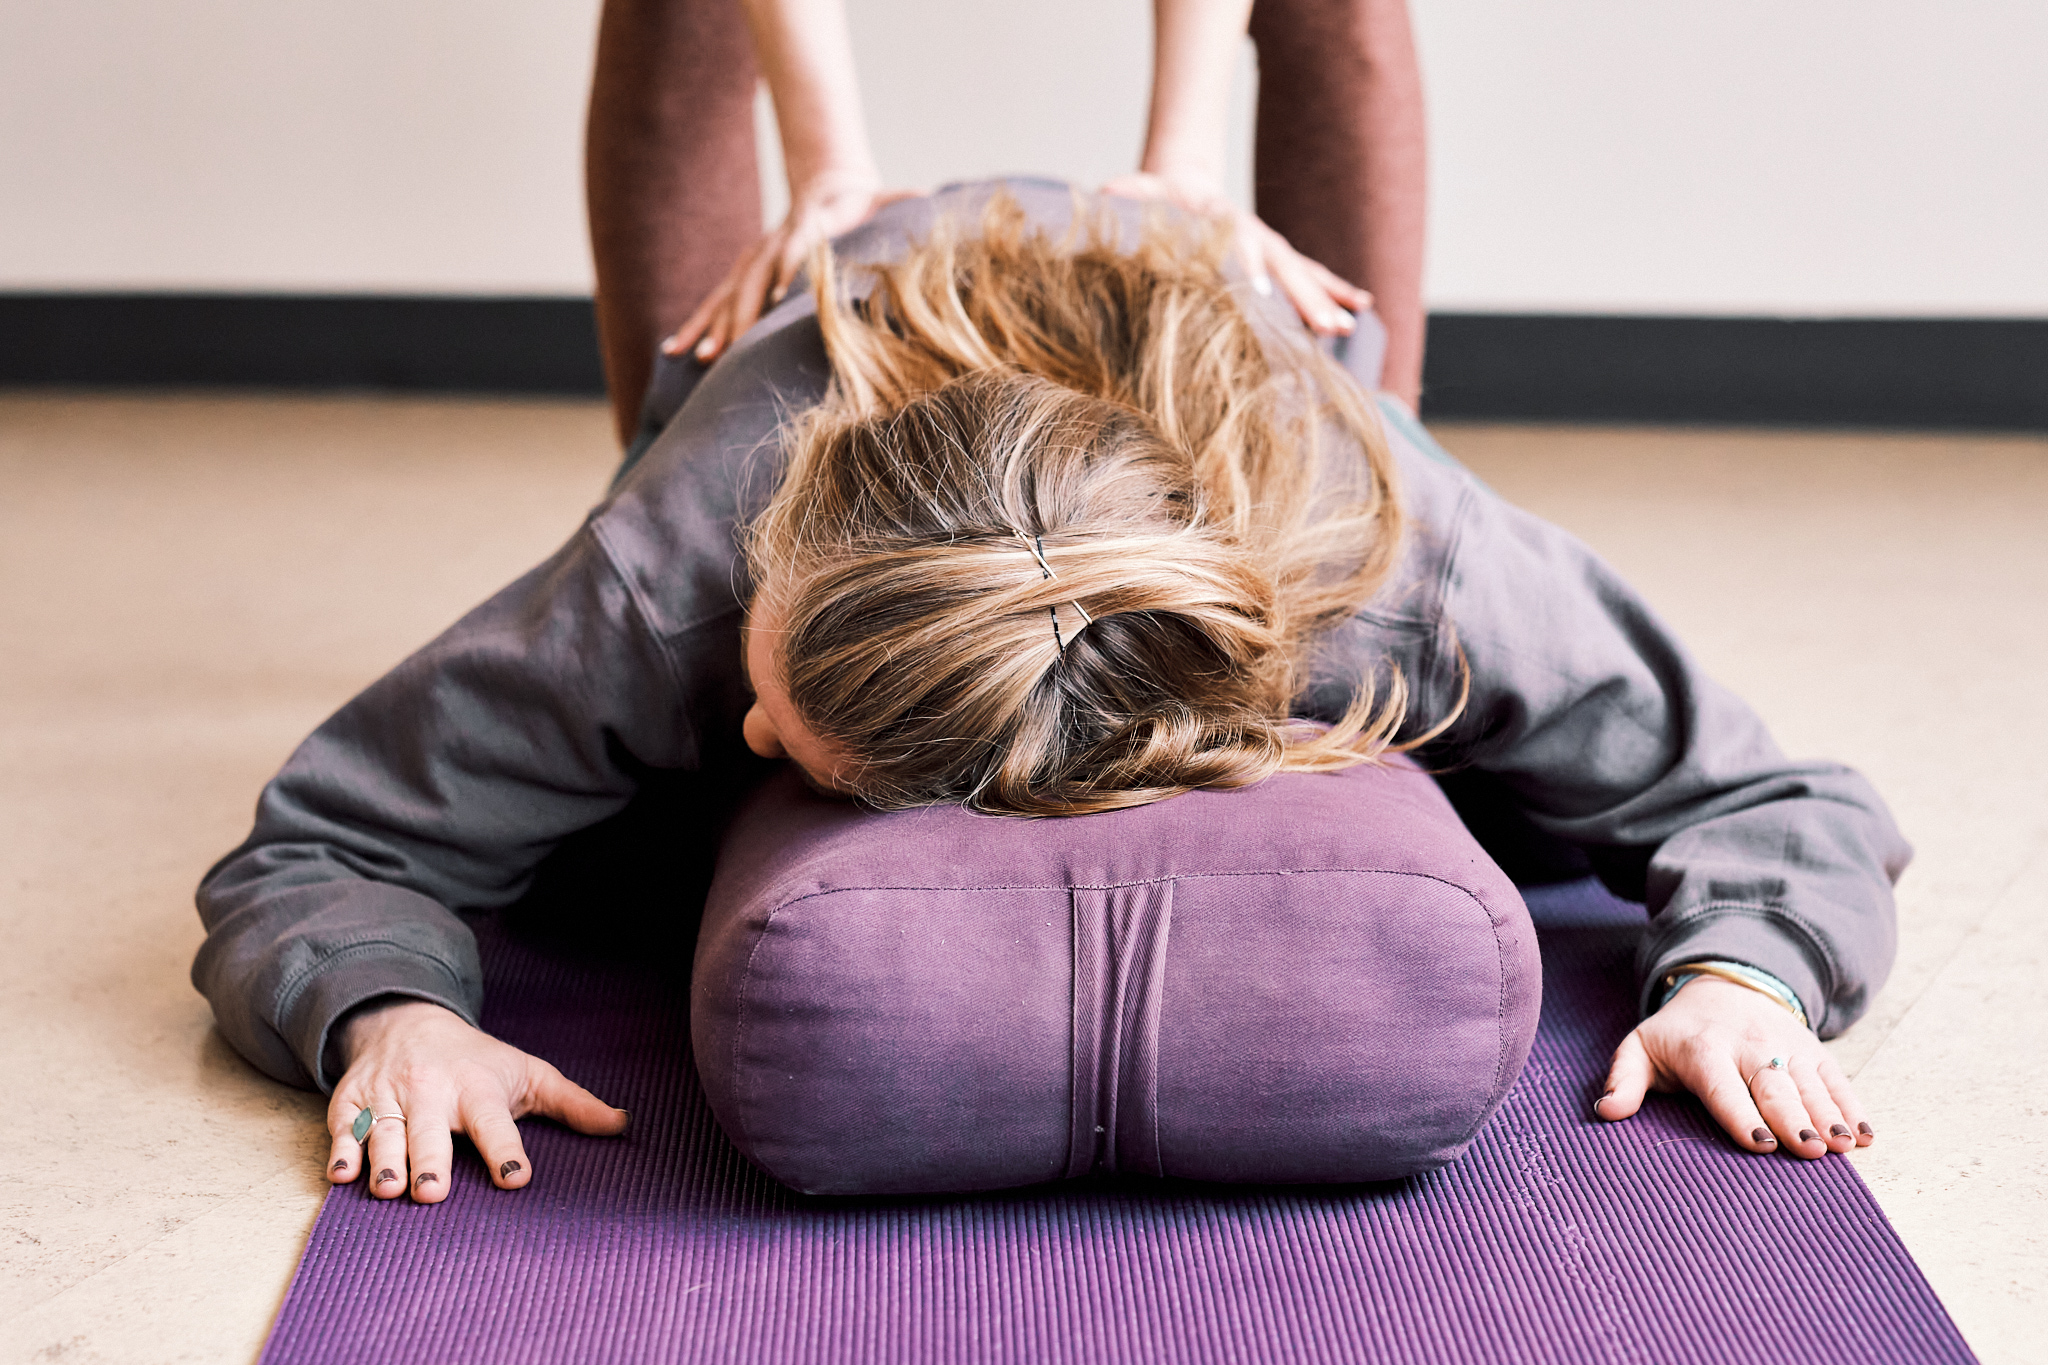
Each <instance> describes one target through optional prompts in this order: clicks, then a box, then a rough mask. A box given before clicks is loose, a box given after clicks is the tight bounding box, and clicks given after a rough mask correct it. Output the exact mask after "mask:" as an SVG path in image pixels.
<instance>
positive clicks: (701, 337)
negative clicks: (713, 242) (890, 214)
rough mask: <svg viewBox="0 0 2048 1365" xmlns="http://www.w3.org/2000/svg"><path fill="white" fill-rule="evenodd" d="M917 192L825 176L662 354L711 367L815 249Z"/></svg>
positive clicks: (735, 268) (796, 202)
mask: <svg viewBox="0 0 2048 1365" xmlns="http://www.w3.org/2000/svg"><path fill="white" fill-rule="evenodd" d="M917 193H918V192H917V191H916V190H887V189H883V188H882V187H881V185H880V184H879V183H878V182H876V181H874V180H870V179H867V178H865V177H854V178H846V177H822V178H820V179H819V180H817V181H814V182H813V183H812V184H811V185H810V186H809V187H807V188H806V189H804V190H803V191H802V192H801V193H799V194H797V195H796V196H794V197H793V199H792V200H791V202H790V206H789V214H788V216H787V217H785V218H784V219H783V220H782V225H781V226H780V227H778V228H776V229H775V230H774V231H773V232H770V233H768V234H767V235H765V236H763V237H762V238H761V240H760V241H758V242H756V243H754V245H753V246H751V247H749V248H747V250H746V251H745V252H743V253H742V254H741V256H740V258H739V260H738V261H736V262H735V263H734V264H733V267H732V269H731V270H729V271H727V272H726V276H725V278H724V279H723V280H721V281H720V282H719V285H718V287H717V288H716V289H714V290H712V291H711V297H709V298H707V299H705V300H704V302H703V303H701V304H699V305H698V306H697V311H696V312H694V313H692V314H690V320H689V321H688V322H685V323H684V324H683V325H682V326H681V327H679V328H678V329H676V332H675V334H674V335H673V336H671V337H669V338H668V339H667V340H665V341H663V342H662V343H661V350H662V354H664V355H681V354H682V353H683V352H684V351H691V352H692V353H693V354H694V355H695V356H696V358H697V360H698V363H700V364H704V365H708V364H710V363H711V362H712V361H714V360H716V359H718V357H719V356H720V355H721V354H723V353H724V351H725V348H726V347H728V346H730V345H732V343H733V342H734V341H735V340H737V339H738V338H739V337H740V335H741V334H742V333H744V332H745V331H746V330H747V329H748V328H749V327H752V326H753V325H754V322H755V320H756V319H758V318H759V317H760V316H761V314H762V313H763V312H764V311H765V310H766V309H768V308H771V307H773V306H774V305H776V304H778V303H780V302H782V297H783V295H784V294H786V293H788V292H789V285H790V281H792V280H794V279H795V278H796V274H797V271H798V270H800V269H802V268H803V264H804V261H805V260H806V259H808V258H809V256H810V254H811V250H812V248H814V247H815V246H817V245H818V243H820V242H824V241H829V240H831V239H832V238H834V237H837V236H838V235H839V234H840V233H842V232H848V231H851V230H852V229H854V228H857V227H859V226H860V225H861V224H862V223H865V222H866V221H867V220H868V219H869V218H871V217H873V216H874V213H875V210H876V209H879V208H881V207H882V206H883V205H884V204H893V203H895V202H896V201H897V200H899V199H910V198H914V197H915V196H916V195H917Z"/></svg>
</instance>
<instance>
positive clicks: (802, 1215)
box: [263, 881, 1973, 1365]
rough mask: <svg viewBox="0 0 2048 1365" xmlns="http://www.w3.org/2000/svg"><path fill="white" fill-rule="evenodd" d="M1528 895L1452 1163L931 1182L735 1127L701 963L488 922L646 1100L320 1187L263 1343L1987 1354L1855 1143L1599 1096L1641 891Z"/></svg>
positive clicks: (276, 1352) (270, 1352)
mask: <svg viewBox="0 0 2048 1365" xmlns="http://www.w3.org/2000/svg"><path fill="white" fill-rule="evenodd" d="M1528 898H1529V903H1530V908H1531V910H1532V911H1533V912H1534V913H1535V915H1536V920H1537V924H1538V926H1539V928H1540V930H1541V936H1542V944H1543V961H1544V1003H1543V1021H1542V1026H1541V1029H1540V1032H1539V1033H1538V1036H1537V1040H1536V1047H1535V1051H1534V1052H1533V1054H1532V1055H1531V1057H1530V1059H1529V1065H1528V1069H1527V1071H1526V1072H1525V1073H1524V1074H1523V1076H1522V1079H1521V1082H1520V1083H1519V1084H1518V1085H1517V1086H1516V1087H1515V1089H1514V1091H1513V1092H1512V1093H1511V1094H1510V1095H1509V1097H1508V1099H1507V1102H1506V1104H1505V1105H1504V1107H1503V1108H1502V1109H1501V1111H1500V1113H1499V1114H1498V1116H1497V1117H1496V1118H1495V1119H1494V1121H1493V1123H1492V1124H1491V1125H1490V1126H1489V1127H1488V1128H1487V1129H1486V1130H1485V1131H1484V1132H1483V1133H1481V1134H1480V1136H1479V1139H1478V1140H1477V1142H1475V1143H1474V1145H1473V1147H1472V1149H1471V1151H1470V1152H1469V1153H1468V1154H1467V1155H1466V1156H1465V1157H1464V1158H1462V1159H1461V1160H1459V1161H1457V1162H1455V1163H1453V1164H1452V1165H1451V1166H1450V1167H1448V1168H1447V1169H1445V1170H1441V1171H1438V1172H1436V1173H1435V1174H1433V1175H1430V1176H1427V1177H1424V1178H1422V1179H1418V1180H1413V1181H1405V1182H1401V1183H1398V1184H1389V1185H1373V1186H1352V1187H1342V1188H1337V1187H1317V1188H1287V1189H1242V1188H1218V1187H1207V1186H1190V1185H1181V1184H1172V1183H1166V1182H1161V1181H1157V1180H1149V1179H1145V1178H1142V1177H1121V1178H1117V1179H1115V1180H1106V1181H1096V1182H1071V1183H1067V1184H1061V1185H1054V1186H1044V1187H1039V1188H1036V1189H1031V1190H1025V1191H1019V1192H1012V1193H1006V1194H996V1195H977V1196H971V1197H956V1198H943V1199H916V1200H908V1199H892V1200H858V1201H849V1200H824V1199H806V1198H804V1197H801V1196H798V1195H794V1194H791V1193H789V1192H788V1191H786V1190H784V1189H783V1188H782V1187H780V1186H778V1185H776V1184H774V1183H773V1182H771V1181H769V1180H768V1179H767V1178H765V1177H764V1176H762V1175H761V1174H759V1173H758V1172H757V1171H755V1170H754V1169H753V1168H752V1167H751V1166H749V1165H748V1164H747V1163H746V1162H745V1161H744V1160H743V1159H741V1158H740V1157H739V1156H738V1155H737V1154H736V1153H734V1151H733V1150H732V1148H731V1147H730V1146H729V1145H728V1144H727V1143H726V1141H725V1139H724V1137H723V1136H722V1135H721V1134H720V1132H719V1130H718V1127H717V1125H716V1124H715V1123H714V1122H713V1121H712V1118H711V1114H710V1112H709V1110H708V1109H707V1108H706V1107H705V1104H704V1100H703V1097H702V1095H701V1093H700V1092H699V1090H698V1086H697V1082H696V1079H695V1076H694V1074H693V1073H692V1071H691V1069H690V1062H689V1058H690V1048H689V1020H688V1016H687V1008H686V1000H687V982H686V980H685V976H686V964H684V963H673V964H661V965H656V964H648V963H644V962H642V963H624V964H619V963H597V962H592V961H589V960H583V961H577V960H572V959H568V958H565V957H563V956H561V955H559V954H554V953H550V952H548V951H546V950H544V949H542V948H541V947H539V946H537V945H535V944H533V943H530V942H525V941H522V940H519V939H515V938H513V937H510V936H508V935H507V934H505V933H504V932H502V931H501V930H499V929H498V928H496V927H495V926H494V925H493V924H491V923H490V922H485V923H484V924H483V925H482V926H481V927H480V938H481V939H482V942H483V947H484V954H485V955H484V964H485V973H486V979H487V983H488V990H489V996H488V999H489V1005H488V1007H487V1012H486V1016H485V1023H486V1025H487V1026H488V1027H489V1028H490V1029H491V1030H492V1031H493V1032H495V1033H497V1034H499V1035H500V1036H502V1037H504V1038H507V1039H509V1040H510V1041H512V1042H514V1043H516V1044H518V1045H519V1046H521V1047H524V1048H527V1049H529V1050H531V1051H533V1052H535V1053H538V1054H539V1055H541V1056H543V1057H546V1058H548V1059H550V1060H551V1061H554V1062H555V1063H556V1064H557V1065H559V1066H561V1067H562V1069H563V1070H564V1071H566V1072H567V1073H568V1074H569V1075H570V1076H571V1077H573V1078H575V1079H577V1080H580V1081H582V1082H584V1083H585V1084H587V1085H589V1086H590V1087H591V1088H592V1089H594V1090H595V1091H596V1092H597V1093H598V1094H599V1095H601V1096H603V1097H605V1098H606V1099H608V1100H611V1101H612V1102H614V1103H617V1104H621V1105H624V1106H625V1107H627V1108H629V1109H631V1110H632V1111H633V1114H634V1128H633V1132H632V1134H631V1135H630V1136H629V1137H627V1138H625V1139H622V1140H616V1141H603V1140H597V1139H588V1138H581V1137H577V1136H575V1135H574V1134H571V1133H568V1132H565V1131H563V1130H561V1129H558V1128H555V1127H554V1126H552V1125H550V1124H547V1123H542V1122H531V1123H527V1124H525V1125H523V1127H524V1131H525V1137H526V1142H527V1145H528V1151H529V1153H530V1154H531V1156H532V1157H533V1163H534V1179H533V1183H532V1185H531V1186H530V1187H529V1188H527V1189H525V1190H523V1191H519V1192H517V1193H505V1192H502V1191H499V1190H496V1189H494V1188H492V1186H491V1184H490V1182H489V1180H488V1179H487V1178H486V1176H485V1173H484V1170H483V1168H482V1166H481V1165H480V1164H479V1163H478V1162H477V1160H476V1158H475V1157H474V1155H473V1154H468V1153H467V1152H466V1149H465V1155H464V1156H463V1157H462V1158H460V1159H459V1161H458V1167H457V1171H456V1175H455V1184H454V1191H453V1193H452V1194H451V1195H450V1196H449V1198H448V1200H447V1201H446V1202H445V1203H443V1204H441V1205H439V1206H438V1207H432V1208H422V1207H416V1206H414V1205H412V1204H411V1203H409V1202H405V1201H400V1202H396V1203H380V1202H378V1201H375V1200H372V1199H370V1198H369V1197H368V1196H367V1195H366V1194H365V1193H364V1191H363V1188H362V1186H361V1185H355V1186H348V1187H343V1188H339V1189H336V1190H334V1191H333V1192H332V1193H330V1194H329V1195H328V1198H327V1203H326V1206H325V1208H323V1209H322V1211H321V1213H320V1218H319V1221H318V1222H317V1223H316V1224H315V1225H314V1229H313V1234H312V1238H311V1240H310V1241H309V1242H308V1244H307V1247H306V1253H305V1258H304V1259H303V1261H302V1262H301V1263H300V1266H299V1270H298V1274H297V1277H296V1278H295V1279H294V1280H293V1282H292V1287H291V1290H290V1292H289V1293H288V1294H287V1295H286V1298H285V1302H284V1306H283V1309H282V1310H281V1311H280V1313H279V1316H278V1320H277V1325H276V1327H275V1328H274V1329H273V1331H272V1334H271V1338H270V1342H269V1344H268V1346H267V1347H266V1348H265V1351H264V1354H263V1360H264V1361H265V1362H267V1365H293V1363H295V1362H302V1361H303V1362H322V1363H323V1365H325V1362H332V1361H337V1360H375V1361H379V1362H381V1363H382V1365H411V1362H425V1361H434V1362H457V1361H465V1362H466V1361H479V1362H481V1361H490V1362H506V1361H549V1362H556V1361H761V1362H777V1363H778V1365H780V1363H782V1362H800V1361H802V1362H808V1361H820V1362H824V1361H831V1362H840V1361H875V1362H914V1361H946V1362H980V1361H1018V1362H1040V1361H1046V1362H1061V1361H1076V1362H1078V1361H1091V1362H1092V1361H1147V1362H1151V1361H1321V1360H1328V1361H1346V1362H1351V1361H1386V1362H1401V1363H1402V1365H1413V1363H1414V1362H1434V1361H1474V1362H1489V1363H1491V1362H1505V1361H1515V1362H1523V1361H1528V1362H1553V1361H1554V1362H1581V1361H1598V1362H1610V1361H1611V1362H1645V1365H1650V1363H1653V1362H1654V1363H1655V1365H1664V1363H1665V1362H1700V1365H1740V1363H1743V1362H1757V1363H1758V1365H1763V1363H1764V1362H1769V1363H1770V1365H1778V1363H1779V1362H1783V1361H1809V1360H1811V1361H1857V1362H1863V1363H1865V1365H1868V1363H1869V1362H1898V1363H1899V1365H1907V1362H1911V1363H1912V1365H1928V1363H1929V1362H1941V1361H1969V1360H1972V1359H1973V1357H1972V1355H1971V1354H1970V1352H1969V1350H1968V1348H1967V1347H1966V1346H1965V1345H1964V1344H1963V1341H1962V1338H1961V1337H1960V1336H1959V1335H1958V1334H1957V1332H1956V1329H1955V1327H1954V1326H1953V1324H1951V1323H1950V1321H1949V1319H1948V1315H1947V1314H1946V1313H1945V1312H1944V1311H1943V1309H1942V1307H1941V1304H1940V1302H1939V1301H1938V1300H1937V1299H1936V1298H1935V1296H1934V1293H1933V1291H1932V1290H1931V1289H1929V1288H1928V1285H1927V1282H1926V1280H1925V1279H1923V1278H1922V1277H1921V1274H1920V1272H1919V1270H1918V1268H1917V1267H1916V1266H1915V1265H1914V1264H1913V1262H1912V1260H1911V1258H1910V1257H1908V1256H1907V1254H1906V1251H1905V1248H1904V1247H1903V1246H1901V1245H1900V1243H1899V1239H1898V1237H1897V1235H1896V1234H1895V1233H1894V1232H1893V1231H1892V1229H1891V1226H1890V1224H1889V1223H1887V1222H1886V1221H1885V1218H1884V1215H1883V1214H1882V1213H1881V1212H1879V1210H1878V1207H1877V1204H1876V1202H1875V1201H1874V1200H1873V1199H1872V1198H1871V1196H1870V1193H1869V1191H1868V1190H1866V1189H1865V1188H1864V1186H1863V1183H1862V1181H1861V1180H1860V1179H1859V1178H1858V1177H1857V1175H1856V1173H1855V1171H1854V1169H1853V1168H1852V1167H1851V1166H1850V1165H1849V1163H1848V1162H1847V1161H1845V1160H1843V1159H1841V1158H1837V1157H1829V1158H1826V1159H1823V1160H1821V1161H1818V1162H1812V1163H1807V1162H1800V1161H1796V1160H1793V1159H1791V1158H1787V1157H1756V1156H1749V1155H1746V1154H1744V1153H1742V1152H1740V1151H1738V1150H1737V1149H1735V1148H1734V1147H1733V1146H1732V1145H1730V1144H1729V1143H1727V1142H1725V1141H1723V1140H1722V1139H1721V1138H1720V1137H1719V1136H1717V1130H1716V1129H1715V1128H1714V1127H1713V1126H1712V1124H1711V1122H1710V1120H1709V1119H1708V1118H1707V1116H1706V1114H1705V1112H1704V1111H1703V1110H1702V1109H1701V1108H1700V1107H1699V1106H1698V1105H1697V1104H1696V1103H1695V1102H1693V1101H1691V1100H1690V1099H1674V1098H1665V1097H1653V1098H1652V1099H1651V1101H1650V1103H1649V1104H1648V1106H1647V1107H1646V1108H1645V1110H1644V1112H1643V1113H1641V1114H1639V1115H1638V1116H1637V1117H1636V1118H1635V1119H1633V1120H1631V1121H1630V1122H1627V1123H1622V1124H1614V1125H1609V1124H1605V1123H1601V1122H1599V1121H1597V1120H1595V1119H1593V1118H1591V1117H1590V1116H1589V1112H1588V1106H1589V1104H1590V1102H1591V1100H1592V1098H1593V1097H1594V1096H1595V1095H1596V1094H1597V1093H1598V1092H1599V1086H1600V1082H1601V1081H1602V1079H1603V1078H1604V1076H1605V1068H1606V1061H1607V1057H1608V1054H1609V1053H1610V1052H1611V1050H1612V1048H1613V1046H1614V1044H1615V1043H1616V1042H1617V1041H1618V1040H1619V1039H1620V1038H1621V1037H1622V1035H1623V1034H1624V1033H1625V1032H1626V1031H1627V1030H1628V1029H1629V1027H1630V1026H1631V1025H1632V1023H1633V1018H1632V1007H1631V1002H1630V993H1629V961H1630V954H1631V951H1632V948H1633V944H1634V940H1635V938H1636V936H1637V934H1638V933H1639V931H1640V927H1641V925H1642V922H1643V920H1642V911H1641V909H1640V908H1639V907H1635V906H1630V905H1626V904H1624V903H1623V902H1620V901H1616V900H1613V899H1611V898H1610V897H1608V896H1607V894H1606V893H1605V892H1604V891H1602V890H1601V889H1600V888H1599V886H1598V884H1597V883H1594V882H1590V881H1588V882H1582V883H1575V884H1571V885H1568V886H1562V887H1548V888H1537V889H1532V890H1530V891H1529V892H1528Z"/></svg>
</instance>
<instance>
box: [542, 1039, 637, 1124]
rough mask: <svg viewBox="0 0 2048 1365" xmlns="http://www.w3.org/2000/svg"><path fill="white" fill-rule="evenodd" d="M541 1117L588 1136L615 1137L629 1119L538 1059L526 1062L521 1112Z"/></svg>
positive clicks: (628, 1116) (630, 1116) (625, 1113)
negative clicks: (524, 1097)
mask: <svg viewBox="0 0 2048 1365" xmlns="http://www.w3.org/2000/svg"><path fill="white" fill-rule="evenodd" d="M521 1112H522V1113H527V1114H541V1115H544V1116H546V1117H548V1118H551V1119H553V1120H555V1121H556V1122H557V1123H560V1124H562V1125H564V1126H565V1127H569V1128H574V1129H575V1130H576V1131H577V1132H579V1133H588V1134H590V1135H591V1136H592V1137H618V1136H620V1135H621V1134H623V1133H624V1132H625V1131H626V1126H627V1125H628V1124H629V1123H631V1122H632V1120H633V1116H632V1115H631V1114H629V1113H627V1112H626V1111H625V1110H623V1109H614V1108H613V1107H612V1106H611V1105H609V1104H606V1103H605V1102H604V1101H603V1100H601V1099H599V1098H598V1097H597V1096H595V1095H593V1094H591V1093H590V1092H589V1091H588V1090H585V1089H584V1088H583V1087H582V1086H580V1085H578V1084H576V1082H574V1081H572V1080H570V1079H569V1078H568V1077H566V1076H564V1075H563V1074H562V1073H561V1072H559V1071H557V1070H556V1069H555V1068H554V1067H552V1066H550V1065H549V1064H548V1063H546V1062H543V1061H541V1060H540V1059H539V1058H538V1057H530V1058H528V1059H527V1082H526V1103H525V1106H524V1108H523V1109H522V1110H521Z"/></svg>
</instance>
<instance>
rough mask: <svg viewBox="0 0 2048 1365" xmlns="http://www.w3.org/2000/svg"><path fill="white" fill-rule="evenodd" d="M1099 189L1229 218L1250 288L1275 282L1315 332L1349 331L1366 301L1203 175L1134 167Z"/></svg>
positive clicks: (1266, 289) (1265, 289)
mask: <svg viewBox="0 0 2048 1365" xmlns="http://www.w3.org/2000/svg"><path fill="white" fill-rule="evenodd" d="M1102 192H1103V193H1104V194H1115V195H1121V196H1122V197H1123V198H1126V199H1145V200H1155V201H1159V202H1163V203H1168V204H1172V205H1174V206H1175V207H1177V208H1181V209H1185V210H1186V211H1187V212H1189V213H1193V214H1197V215H1199V216H1201V217H1204V218H1223V219H1227V220H1229V222H1230V226H1231V228H1232V230H1233V231H1234V232H1235V234H1236V245H1237V251H1238V255H1239V256H1240V257H1242V258H1243V260H1244V268H1245V273H1246V274H1247V275H1249V276H1250V277H1251V282H1252V288H1254V289H1256V290H1258V291H1259V292H1260V293H1261V294H1270V293H1272V292H1273V286H1274V284H1275V283H1278V284H1279V286H1280V292H1281V293H1283V294H1285V295H1286V296H1287V301H1288V302H1289V303H1291V304H1293V305H1294V311H1295V312H1297V313H1299V314H1301V320H1302V321H1303V322H1305V323H1307V324H1308V328H1309V330H1310V331H1312V332H1314V333H1315V334H1316V335H1318V336H1349V335H1351V330H1352V328H1353V327H1354V326H1356V325H1357V321H1358V319H1357V317H1356V316H1355V314H1356V313H1357V312H1358V311H1359V310H1360V309H1363V308H1370V307H1371V306H1372V295H1371V294H1369V293H1367V292H1366V291H1365V290H1363V289H1361V288H1359V287H1358V286H1357V285H1355V284H1353V283H1351V282H1350V281H1349V280H1346V279H1344V278H1342V277H1341V276H1339V275H1338V274H1337V273H1336V272H1335V271H1334V270H1330V269H1328V268H1326V267H1325V266H1323V265H1322V264H1321V263H1320V262H1317V261H1312V260H1310V259H1309V258H1308V257H1306V256H1304V255H1302V254H1301V253H1300V252H1299V251H1296V250H1295V249H1294V248H1293V247H1292V246H1291V245H1289V244H1288V241H1287V239H1286V238H1285V237H1282V236H1281V235H1280V234H1279V233H1277V232H1275V231H1273V229H1271V228H1269V227H1267V226H1266V225H1265V223H1263V222H1262V221H1260V220H1259V218H1258V217H1257V215H1255V214H1251V213H1247V212H1245V211H1244V210H1243V209H1241V208H1239V207H1237V206H1236V205H1235V204H1233V203H1231V202H1230V201H1229V200H1228V199H1226V198H1224V197H1223V194H1222V192H1221V191H1220V190H1218V189H1217V188H1216V187H1215V186H1213V185H1210V184H1209V183H1207V182H1206V181H1204V180H1201V179H1199V178H1190V177H1186V176H1173V175H1155V174H1153V173H1151V172H1149V171H1138V172H1136V173H1134V174H1131V175H1126V176H1121V177H1119V178H1117V179H1115V180H1112V181H1110V182H1109V183H1108V184H1106V185H1104V186H1103V187H1102Z"/></svg>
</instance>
